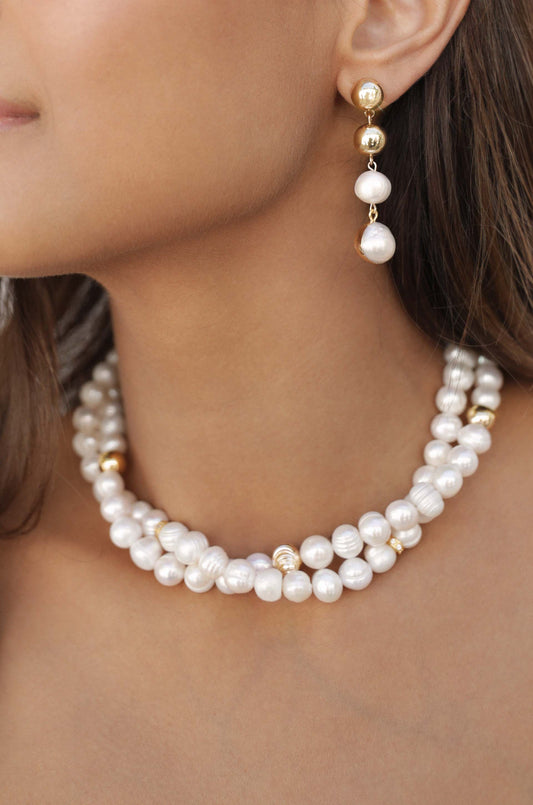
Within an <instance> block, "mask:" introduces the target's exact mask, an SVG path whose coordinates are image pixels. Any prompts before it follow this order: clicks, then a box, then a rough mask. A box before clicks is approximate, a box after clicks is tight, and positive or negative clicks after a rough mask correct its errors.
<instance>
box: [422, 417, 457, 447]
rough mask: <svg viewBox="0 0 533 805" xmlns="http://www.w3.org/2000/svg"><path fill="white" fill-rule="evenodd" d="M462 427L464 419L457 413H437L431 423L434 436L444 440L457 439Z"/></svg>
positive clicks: (430, 426)
mask: <svg viewBox="0 0 533 805" xmlns="http://www.w3.org/2000/svg"><path fill="white" fill-rule="evenodd" d="M462 427H463V421H462V419H461V417H459V416H457V414H436V416H434V417H433V419H432V420H431V422H430V425H429V429H430V431H431V435H432V436H433V438H434V439H441V441H443V442H455V441H457V434H458V433H459V431H460V429H461V428H462Z"/></svg>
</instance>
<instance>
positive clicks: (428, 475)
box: [412, 464, 435, 486]
mask: <svg viewBox="0 0 533 805" xmlns="http://www.w3.org/2000/svg"><path fill="white" fill-rule="evenodd" d="M434 472H435V467H432V466H431V465H430V464H423V465H422V466H421V467H417V469H416V470H415V471H414V472H413V477H412V482H413V486H414V485H415V484H420V483H422V482H423V481H424V482H425V483H428V484H430V483H431V481H432V480H433V473H434Z"/></svg>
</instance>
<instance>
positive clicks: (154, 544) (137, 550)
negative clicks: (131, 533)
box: [130, 537, 163, 570]
mask: <svg viewBox="0 0 533 805" xmlns="http://www.w3.org/2000/svg"><path fill="white" fill-rule="evenodd" d="M162 553H163V548H162V547H161V545H160V544H159V542H158V541H157V539H156V538H155V537H141V538H140V539H137V540H135V542H134V543H132V545H130V556H131V558H132V560H133V562H134V563H135V564H136V565H137V567H140V568H141V569H142V570H153V569H154V567H155V563H156V562H157V560H158V559H159V557H160V556H161V554H162Z"/></svg>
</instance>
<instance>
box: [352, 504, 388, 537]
mask: <svg viewBox="0 0 533 805" xmlns="http://www.w3.org/2000/svg"><path fill="white" fill-rule="evenodd" d="M357 527H358V529H359V533H360V534H361V537H362V539H363V540H364V541H365V542H366V543H367V545H384V544H385V543H386V542H387V540H388V539H389V537H390V535H391V525H390V523H389V521H388V520H387V519H385V517H384V516H383V515H382V514H381V513H380V512H376V511H369V512H365V514H363V515H362V516H361V517H360V518H359V522H358V524H357Z"/></svg>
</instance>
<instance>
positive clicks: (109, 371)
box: [92, 361, 117, 387]
mask: <svg viewBox="0 0 533 805" xmlns="http://www.w3.org/2000/svg"><path fill="white" fill-rule="evenodd" d="M92 375H93V380H94V382H95V383H97V384H98V385H99V386H104V387H109V386H114V385H116V383H117V372H116V369H115V367H114V366H111V365H110V364H109V363H107V361H102V362H101V363H97V364H96V366H95V367H94V369H93V372H92Z"/></svg>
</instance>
